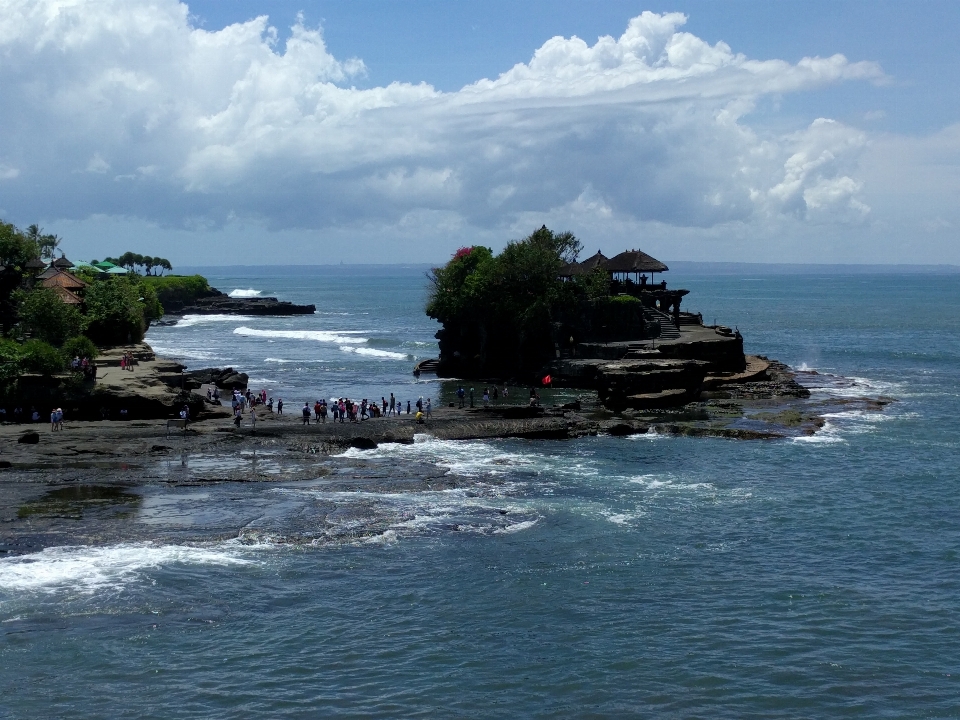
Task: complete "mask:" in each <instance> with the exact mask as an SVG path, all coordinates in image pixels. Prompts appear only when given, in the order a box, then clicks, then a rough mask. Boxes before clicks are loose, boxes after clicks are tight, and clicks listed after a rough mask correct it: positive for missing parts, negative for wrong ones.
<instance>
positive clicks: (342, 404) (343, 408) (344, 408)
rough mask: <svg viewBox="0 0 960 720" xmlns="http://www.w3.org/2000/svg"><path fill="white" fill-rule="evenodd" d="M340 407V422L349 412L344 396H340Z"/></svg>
mask: <svg viewBox="0 0 960 720" xmlns="http://www.w3.org/2000/svg"><path fill="white" fill-rule="evenodd" d="M337 405H338V406H339V408H340V422H341V423H342V422H343V416H344V415H346V414H347V404H346V403H345V402H344V401H343V398H340V402H339V403H337Z"/></svg>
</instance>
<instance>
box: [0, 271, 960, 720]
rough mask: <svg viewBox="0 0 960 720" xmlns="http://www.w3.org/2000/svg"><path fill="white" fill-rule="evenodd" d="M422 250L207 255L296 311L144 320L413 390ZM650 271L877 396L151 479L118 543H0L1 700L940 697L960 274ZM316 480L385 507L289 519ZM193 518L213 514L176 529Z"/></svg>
mask: <svg viewBox="0 0 960 720" xmlns="http://www.w3.org/2000/svg"><path fill="white" fill-rule="evenodd" d="M422 270H423V269H422V268H405V269H404V268H393V269H385V268H379V269H368V270H366V271H363V272H361V271H358V270H357V269H355V268H345V269H339V268H330V269H324V270H323V271H322V272H321V273H320V274H319V275H309V274H297V275H293V274H288V275H285V276H270V275H262V274H261V275H255V274H253V273H252V272H251V273H250V274H247V275H239V274H235V275H234V276H231V277H226V276H223V277H215V276H211V280H212V282H213V283H214V284H215V285H216V286H217V287H219V288H220V289H222V290H224V291H230V290H233V289H253V290H261V291H263V293H264V294H276V295H279V296H280V297H281V298H283V299H289V300H294V301H299V302H314V303H316V304H317V306H318V310H319V313H318V314H317V315H315V316H312V317H306V318H289V319H242V318H240V319H238V318H214V319H189V320H188V321H187V322H185V323H184V324H182V325H180V326H176V327H169V328H155V329H152V330H151V332H150V335H149V337H148V340H149V341H150V342H151V343H152V344H154V346H155V347H156V348H157V349H158V351H159V352H161V353H163V354H168V355H177V356H180V357H183V358H185V359H186V360H187V362H188V363H189V364H190V365H192V366H195V367H203V366H208V365H225V364H232V365H234V366H235V367H237V368H240V369H243V370H246V371H247V372H249V373H250V374H251V378H252V380H251V384H252V385H253V386H254V387H255V388H258V387H259V386H261V385H262V386H264V387H266V388H268V390H269V392H270V394H271V395H273V396H277V397H279V396H285V399H286V401H287V402H290V401H293V400H295V401H300V402H302V401H303V400H312V399H315V396H319V395H320V394H325V395H327V396H330V395H333V394H336V395H342V394H350V395H353V396H361V397H363V396H365V397H380V396H381V395H383V394H385V393H388V392H390V391H394V392H396V393H397V395H398V397H401V398H404V399H406V397H407V396H409V397H410V398H411V399H415V398H416V396H418V395H428V394H429V393H431V392H435V391H436V389H437V384H436V381H433V380H428V379H426V378H424V382H422V383H420V384H419V385H415V384H414V383H413V378H412V377H411V376H410V374H409V370H410V366H411V364H412V358H414V357H429V356H432V355H434V354H435V347H434V346H433V345H432V343H433V339H432V334H433V332H434V331H435V329H436V327H435V326H434V325H433V323H432V322H431V321H429V320H428V319H427V318H425V317H423V315H422V313H421V312H420V308H421V306H422V299H423V292H424V287H423V286H424V279H423V272H422ZM668 280H669V281H670V282H671V284H672V285H681V286H683V287H687V288H689V289H690V290H691V295H690V298H689V306H690V307H691V309H693V310H695V311H696V310H700V311H702V312H703V314H704V316H705V318H706V319H707V320H708V321H712V320H713V319H714V318H716V319H717V320H718V321H719V322H721V323H723V324H727V325H730V326H734V325H736V326H738V327H739V328H740V330H741V331H742V332H743V334H744V337H745V343H746V346H747V350H748V352H758V353H762V354H765V355H768V356H770V357H775V358H778V359H780V360H782V361H784V362H787V363H789V364H791V365H794V366H795V367H805V368H808V369H815V370H817V371H818V372H819V373H829V374H831V375H834V376H837V377H836V378H834V381H833V382H832V383H831V385H830V387H829V388H828V389H823V390H815V391H814V394H815V398H814V399H816V394H817V393H822V394H824V395H831V396H833V397H836V396H837V395H849V396H851V397H854V396H860V395H869V396H877V395H885V396H890V397H893V398H896V400H897V402H896V403H893V404H892V405H890V406H888V408H887V409H886V410H885V411H884V412H882V413H873V412H864V411H860V410H856V411H854V410H851V411H849V412H840V413H833V414H832V415H831V416H830V417H828V423H827V425H826V427H825V428H824V430H823V431H822V432H821V433H819V434H818V435H816V436H814V437H813V438H809V439H803V440H787V441H771V442H741V441H729V440H721V439H708V438H683V437H678V438H674V437H663V436H656V435H653V436H639V437H636V438H630V439H617V438H610V437H595V438H585V439H582V440H577V441H569V442H537V441H519V440H506V441H483V442H480V441H477V442H445V441H436V440H431V439H430V438H427V437H423V438H420V442H418V443H417V444H415V445H413V446H391V445H384V446H381V447H380V448H378V449H377V450H375V451H364V452H360V451H352V452H351V453H350V454H349V455H348V456H347V457H345V458H341V459H339V460H337V461H336V463H335V464H334V470H335V473H338V474H341V475H344V476H346V475H349V476H350V477H352V478H355V479H356V484H357V489H356V490H354V491H351V492H337V493H332V492H328V491H327V490H325V487H326V486H325V485H324V481H323V480H320V481H318V482H316V483H299V484H298V483H286V484H285V483H278V484H255V485H243V486H230V485H214V486H204V487H197V488H169V487H162V486H155V487H154V486H151V487H148V488H145V489H142V490H140V491H138V492H142V494H143V501H142V503H140V504H139V506H138V509H137V511H136V512H135V513H134V514H133V517H131V518H130V519H129V522H130V523H131V526H132V527H134V528H135V529H136V536H137V538H138V539H137V541H135V542H124V543H122V544H109V543H108V544H104V545H98V546H92V547H90V546H87V547H83V546H73V545H69V543H67V544H65V545H64V546H62V547H59V548H51V549H47V550H45V551H44V552H41V553H36V554H34V555H27V556H21V557H17V558H0V718H3V717H11V718H19V717H24V718H46V717H150V718H153V717H156V718H187V717H225V718H246V717H253V716H259V717H283V718H286V717H290V718H301V717H302V718H313V717H335V716H344V717H384V718H393V717H480V718H486V717H510V718H513V717H578V718H579V717H711V718H713V717H718V718H751V717H755V718H767V717H796V718H809V717H871V718H873V717H957V716H960V675H958V674H960V581H958V570H960V555H958V551H960V530H958V528H960V487H958V482H960V470H958V464H960V450H958V448H960V438H958V431H960V422H958V419H957V411H958V402H957V401H958V383H960V287H958V286H960V276H949V275H946V276H935V275H918V276H903V277H899V276H884V275H869V276H862V275H860V276H822V277H818V276H815V275H804V276H784V275H766V276H765V275H762V274H757V275H755V276H750V277H747V276H716V277H709V276H687V277H682V276H680V277H676V276H675V277H670V278H668ZM444 475H447V476H452V477H455V478H456V479H457V480H458V483H457V484H456V487H453V488H451V489H449V490H432V491H430V490H420V491H418V490H411V489H410V488H409V486H408V485H405V486H404V488H403V489H398V490H397V491H395V492H392V491H389V489H388V490H384V482H386V481H389V480H390V479H391V478H394V477H395V478H398V479H400V478H406V479H409V478H411V477H412V478H416V477H418V476H444ZM365 477H377V478H380V482H379V484H378V485H377V488H378V489H377V490H376V491H375V492H373V491H371V492H365V491H364V490H363V482H364V478H365ZM318 503H327V504H330V503H333V504H336V505H337V506H338V507H342V508H344V512H345V515H344V520H343V522H344V523H350V522H357V518H358V517H359V516H362V515H364V513H367V514H370V515H372V516H374V515H375V516H376V517H378V518H380V519H381V526H380V529H381V531H380V532H377V533H374V534H368V535H366V536H364V537H363V539H361V540H358V541H356V542H352V543H343V542H337V543H330V542H322V541H315V542H306V541H300V542H295V543H288V542H282V540H283V539H284V533H286V532H287V531H288V530H289V528H290V527H293V526H296V527H297V528H298V530H299V531H301V533H300V536H299V537H301V538H302V537H305V536H306V535H309V533H306V535H305V534H304V533H303V532H302V531H303V529H304V528H306V529H307V530H309V529H310V523H311V518H312V517H313V516H312V514H311V513H312V509H313V508H315V507H317V504H318ZM347 511H349V512H347ZM197 523H200V524H202V523H209V524H212V525H215V526H217V527H218V528H222V529H223V533H222V538H226V539H222V538H220V539H211V540H209V541H203V542H197V541H195V540H191V541H190V542H178V541H177V540H176V537H177V535H176V534H175V533H172V532H170V531H169V530H170V528H172V527H174V526H177V527H189V526H193V525H196V524H197ZM158 528H163V531H161V530H158ZM241 531H242V532H247V533H250V534H251V535H252V536H254V537H256V538H257V539H258V542H256V543H254V544H246V543H241V542H239V541H237V540H236V539H230V538H236V537H237V535H239V534H240V533H241Z"/></svg>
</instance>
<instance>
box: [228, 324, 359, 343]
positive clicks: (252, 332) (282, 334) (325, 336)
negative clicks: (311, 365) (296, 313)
mask: <svg viewBox="0 0 960 720" xmlns="http://www.w3.org/2000/svg"><path fill="white" fill-rule="evenodd" d="M233 334H234V335H243V336H245V337H262V338H283V339H286V340H313V341H315V342H326V343H336V344H338V345H362V344H363V343H365V342H367V338H365V337H357V336H358V335H359V334H360V331H359V330H332V331H331V330H257V329H256V328H249V327H246V326H241V327H238V328H234V331H233Z"/></svg>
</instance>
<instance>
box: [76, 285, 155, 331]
mask: <svg viewBox="0 0 960 720" xmlns="http://www.w3.org/2000/svg"><path fill="white" fill-rule="evenodd" d="M142 297H143V295H142V294H141V284H140V283H139V282H138V281H137V279H136V278H134V277H129V276H123V275H119V276H112V277H109V278H105V279H103V280H101V281H99V282H96V283H93V284H92V285H90V286H89V287H88V288H87V290H86V295H85V296H84V300H85V304H86V307H87V330H86V334H87V336H89V337H90V339H91V340H93V341H94V342H96V343H97V344H99V345H120V344H123V343H127V342H140V341H141V340H142V339H143V332H144V330H145V328H146V318H145V316H144V309H145V307H144V303H143V300H142V299H141V298H142Z"/></svg>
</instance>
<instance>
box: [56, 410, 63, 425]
mask: <svg viewBox="0 0 960 720" xmlns="http://www.w3.org/2000/svg"><path fill="white" fill-rule="evenodd" d="M57 430H63V408H57Z"/></svg>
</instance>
